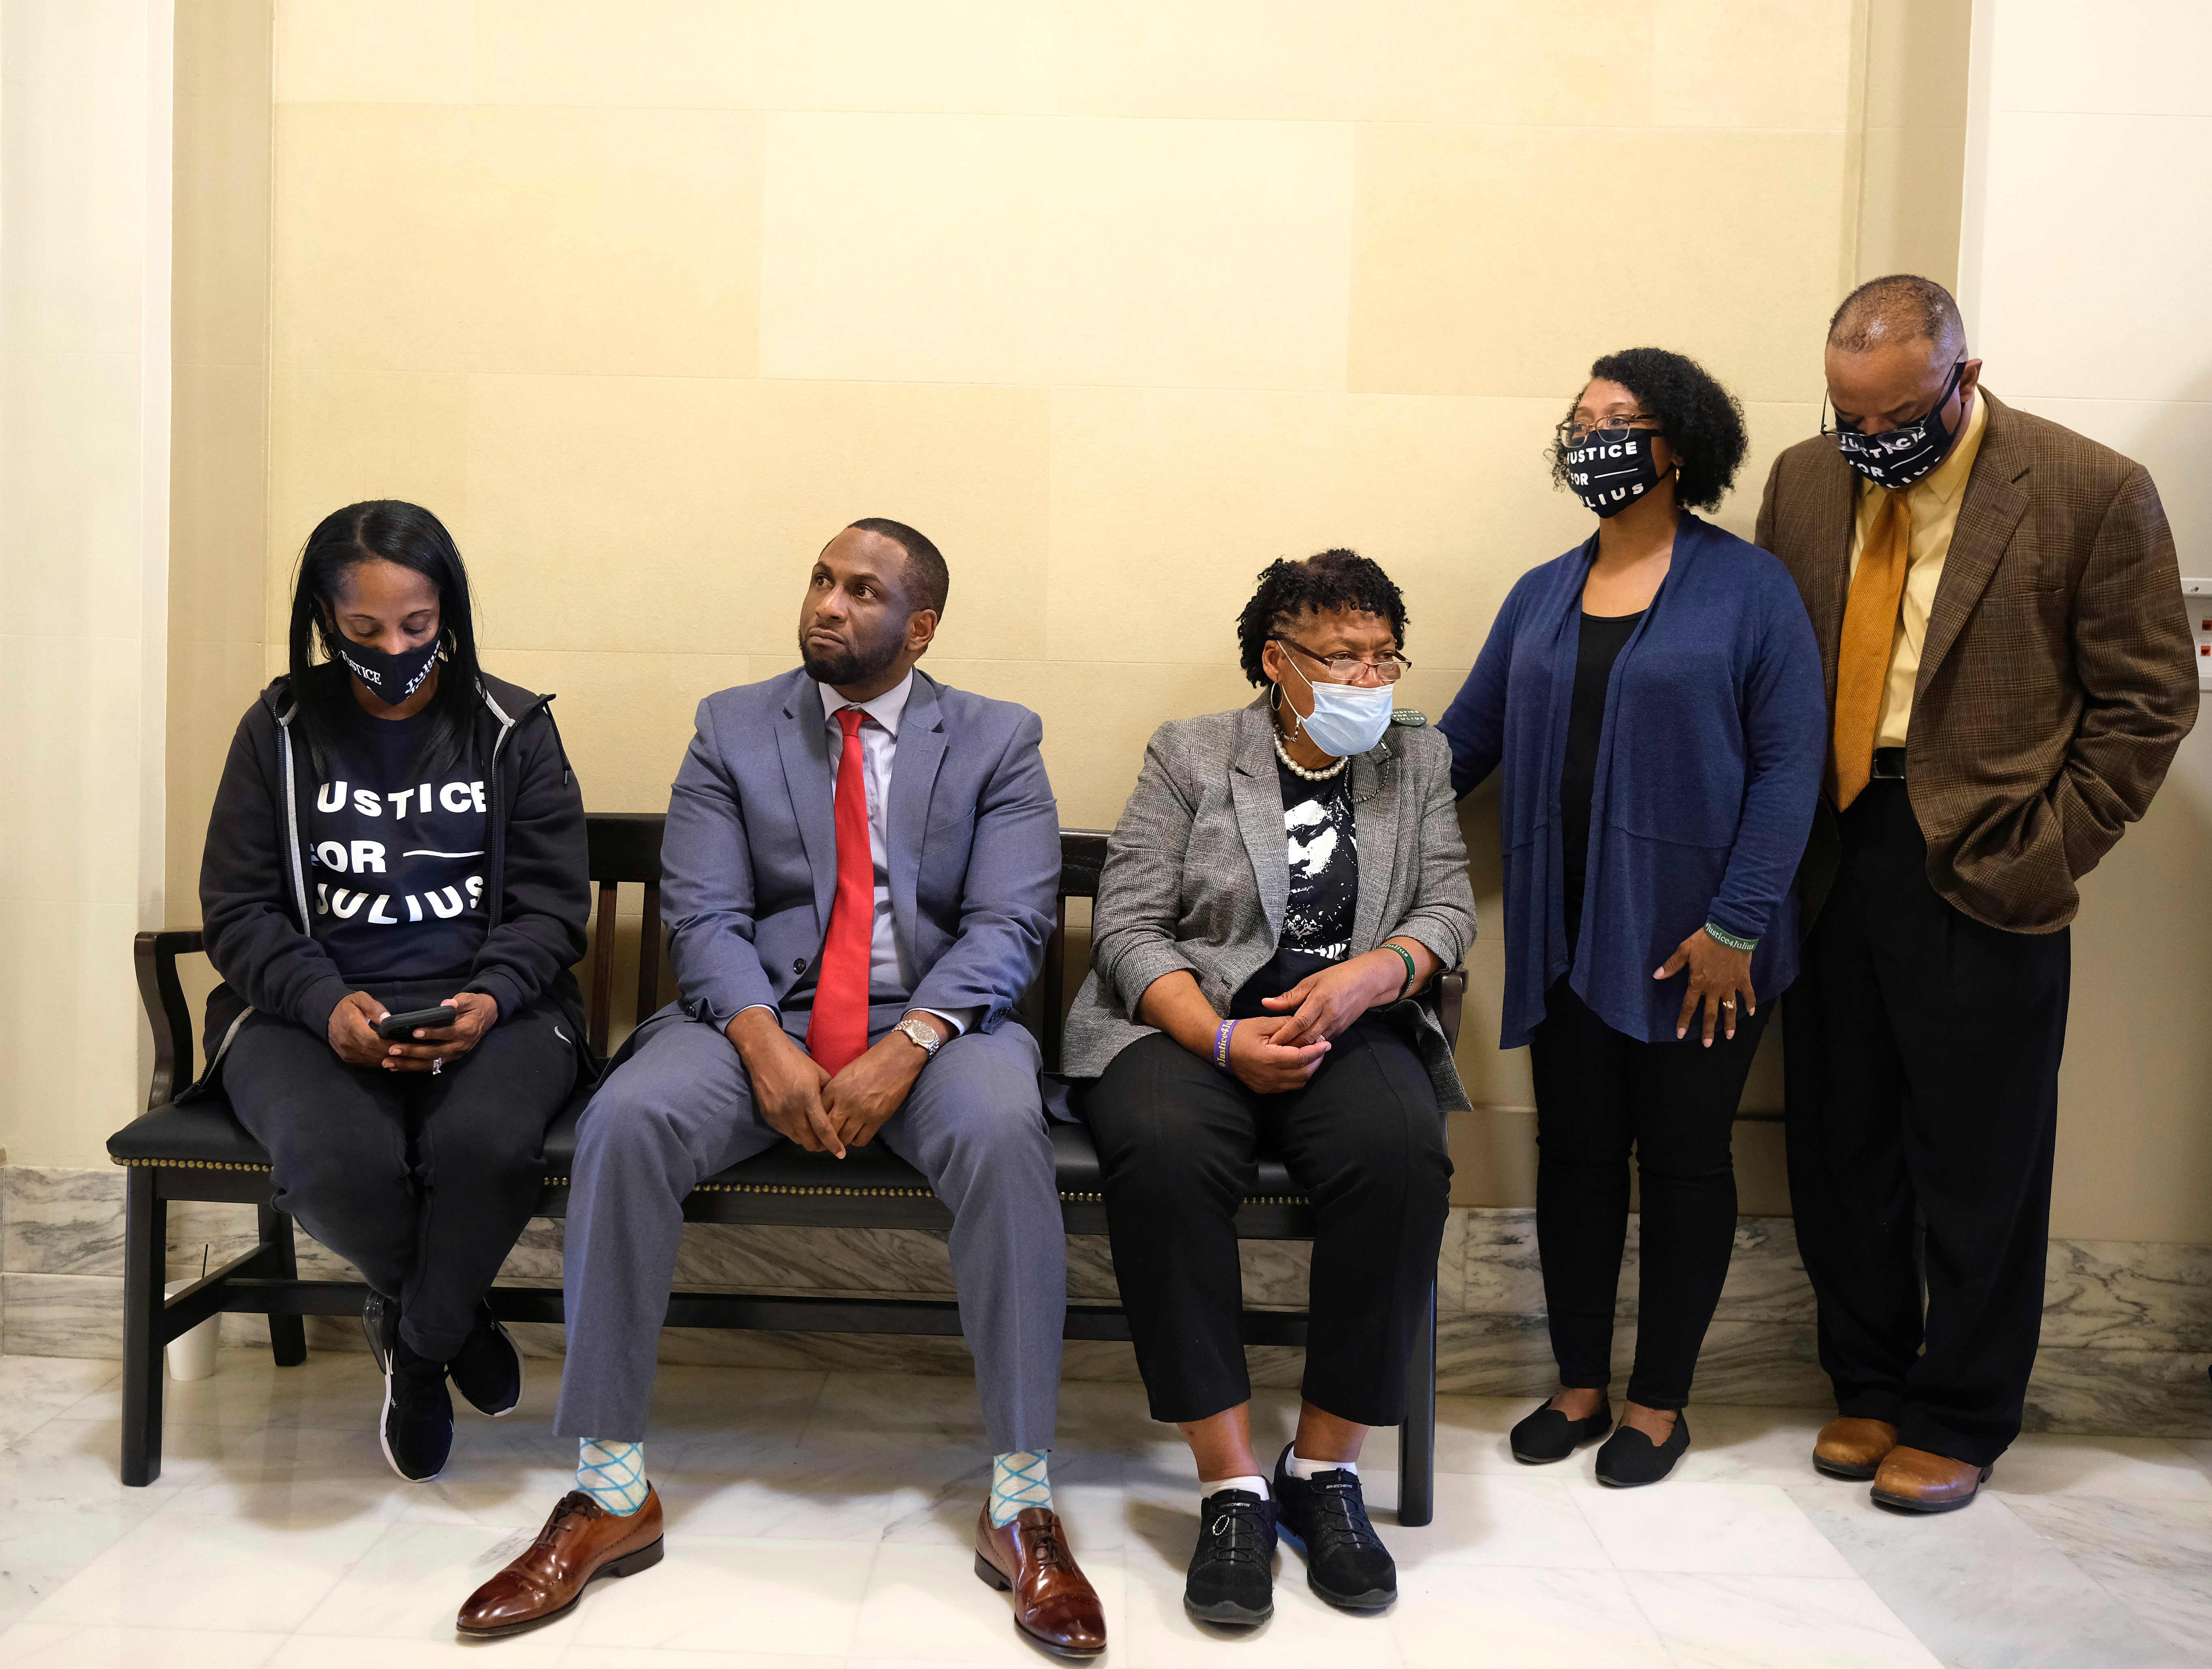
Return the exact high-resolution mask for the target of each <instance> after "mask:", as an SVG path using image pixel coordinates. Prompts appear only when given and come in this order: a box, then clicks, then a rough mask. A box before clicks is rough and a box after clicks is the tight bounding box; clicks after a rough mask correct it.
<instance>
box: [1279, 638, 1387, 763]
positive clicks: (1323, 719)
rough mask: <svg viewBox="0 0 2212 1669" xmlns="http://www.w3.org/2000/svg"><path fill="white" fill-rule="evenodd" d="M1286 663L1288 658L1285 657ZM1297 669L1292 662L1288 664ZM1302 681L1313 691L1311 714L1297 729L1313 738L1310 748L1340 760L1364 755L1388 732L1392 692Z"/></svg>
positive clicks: (1384, 687) (1376, 687)
mask: <svg viewBox="0 0 2212 1669" xmlns="http://www.w3.org/2000/svg"><path fill="white" fill-rule="evenodd" d="M1288 658H1289V657H1287V656H1285V659H1288ZM1291 665H1294V666H1295V665H1297V663H1296V662H1295V661H1293V662H1291ZM1298 677H1301V678H1305V683H1306V688H1307V689H1310V690H1311V691H1313V699H1314V710H1313V711H1312V712H1311V713H1308V714H1307V715H1306V716H1305V717H1304V718H1303V719H1299V720H1298V728H1299V729H1301V730H1304V731H1305V733H1306V734H1307V736H1309V737H1311V738H1312V740H1313V744H1314V746H1316V748H1319V749H1320V750H1322V752H1323V753H1325V754H1333V755H1334V756H1336V757H1337V758H1339V759H1341V758H1343V757H1344V756H1346V754H1363V753H1366V752H1367V751H1369V750H1370V749H1372V748H1375V747H1376V746H1378V745H1379V744H1380V743H1381V742H1382V740H1383V733H1384V732H1385V731H1388V730H1389V728H1390V699H1391V693H1392V692H1391V688H1390V686H1389V684H1376V685H1373V686H1371V687H1366V688H1363V687H1362V686H1360V685H1358V684H1340V683H1319V684H1317V683H1315V682H1314V681H1313V680H1312V679H1310V678H1306V675H1305V673H1304V671H1300V672H1299V673H1298Z"/></svg>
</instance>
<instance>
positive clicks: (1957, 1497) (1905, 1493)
mask: <svg viewBox="0 0 2212 1669" xmlns="http://www.w3.org/2000/svg"><path fill="white" fill-rule="evenodd" d="M1992 1470H1994V1469H1993V1468H1991V1467H1989V1466H1975V1465H1974V1464H1973V1463H1972V1462H1971V1461H1967V1460H1952V1459H1951V1458H1950V1457H1949V1456H1948V1455H1943V1454H1929V1452H1928V1451H1927V1450H1926V1449H1917V1448H1907V1447H1905V1446H1904V1445H1903V1444H1901V1443H1900V1444H1899V1445H1898V1447H1895V1448H1893V1449H1892V1450H1890V1452H1889V1453H1888V1454H1886V1455H1884V1456H1883V1457H1882V1462H1881V1470H1880V1471H1878V1472H1875V1475H1874V1498H1875V1500H1876V1501H1878V1502H1881V1504H1882V1505H1883V1506H1885V1507H1895V1508H1899V1509H1901V1510H1903V1511H1905V1512H1908V1513H1954V1512H1956V1511H1958V1509H1959V1508H1961V1507H1963V1506H1965V1505H1966V1503H1967V1502H1970V1501H1972V1499H1973V1498H1974V1491H1975V1490H1978V1489H1980V1488H1981V1487H1982V1485H1983V1484H1984V1483H1986V1482H1987V1481H1988V1480H1989V1476H1990V1472H1991V1471H1992Z"/></svg>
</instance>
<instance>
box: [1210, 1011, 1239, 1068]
mask: <svg viewBox="0 0 2212 1669" xmlns="http://www.w3.org/2000/svg"><path fill="white" fill-rule="evenodd" d="M1236 1029H1237V1023H1236V1022H1235V1021H1234V1020H1224V1021H1223V1022H1222V1023H1220V1024H1219V1025H1218V1026H1216V1027H1215V1028H1214V1029H1213V1064H1214V1065H1216V1066H1218V1067H1219V1068H1220V1069H1221V1070H1222V1071H1228V1070H1229V1034H1230V1033H1231V1032H1233V1031H1235V1030H1236Z"/></svg>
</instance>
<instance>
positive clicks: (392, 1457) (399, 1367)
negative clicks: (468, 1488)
mask: <svg viewBox="0 0 2212 1669" xmlns="http://www.w3.org/2000/svg"><path fill="white" fill-rule="evenodd" d="M391 1360H392V1365H391V1366H390V1368H388V1369H386V1371H385V1375H384V1417H383V1420H382V1422H381V1423H380V1424H379V1426H378V1428H377V1435H378V1437H379V1438H380V1441H382V1442H383V1444H384V1458H385V1459H386V1460H389V1461H390V1462H391V1463H392V1471H394V1472H398V1474H399V1475H400V1476H401V1477H402V1478H405V1479H406V1480H407V1481H408V1482H409V1483H410V1484H422V1483H425V1482H427V1481H428V1480H429V1479H431V1478H435V1477H436V1476H437V1475H438V1474H439V1473H440V1472H443V1471H444V1470H445V1469H446V1457H447V1455H448V1454H452V1453H453V1399H452V1398H451V1397H449V1396H447V1394H446V1364H445V1363H442V1362H432V1361H429V1360H428V1359H427V1358H426V1357H422V1356H416V1354H415V1352H414V1351H413V1350H410V1349H409V1348H408V1345H407V1341H406V1340H405V1339H404V1338H397V1339H394V1340H393V1341H392V1359H391Z"/></svg>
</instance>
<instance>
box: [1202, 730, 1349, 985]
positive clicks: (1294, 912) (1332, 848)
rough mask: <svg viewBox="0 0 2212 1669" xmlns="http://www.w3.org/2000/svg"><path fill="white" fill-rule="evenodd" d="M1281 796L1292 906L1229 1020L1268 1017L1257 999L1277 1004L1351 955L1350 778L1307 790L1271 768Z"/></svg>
mask: <svg viewBox="0 0 2212 1669" xmlns="http://www.w3.org/2000/svg"><path fill="white" fill-rule="evenodd" d="M1275 775H1276V777H1277V779H1278V780H1279V781H1280V782H1281V784H1282V788H1283V839H1284V842H1285V847H1286V849H1287V855H1288V856H1289V859H1290V865H1291V901H1290V904H1289V906H1288V907H1286V908H1285V910H1284V912H1283V937H1282V938H1281V939H1279V941H1278V942H1277V943H1276V945H1275V954H1274V955H1273V956H1272V957H1270V958H1269V959H1268V961H1267V966H1266V967H1264V968H1261V970H1260V971H1259V972H1258V973H1257V974H1254V975H1253V976H1252V977H1251V978H1250V979H1249V980H1246V981H1245V982H1244V986H1243V990H1241V991H1239V992H1237V995H1236V997H1235V998H1234V999H1232V1000H1231V1004H1230V1005H1229V1012H1230V1015H1231V1017H1232V1018H1235V1019H1240V1020H1243V1019H1251V1018H1255V1017H1258V1016H1260V1015H1263V1014H1266V1013H1267V1012H1268V1011H1267V1010H1266V1009H1263V1008H1261V1006H1260V999H1261V998H1263V997H1279V996H1281V995H1282V994H1283V992H1286V991H1288V990H1289V989H1290V988H1291V986H1294V985H1296V984H1297V982H1298V981H1299V980H1303V979H1304V978H1305V977H1306V976H1307V975H1308V974H1316V973H1318V972H1320V971H1321V970H1322V968H1328V967H1331V966H1333V965H1334V964H1335V963H1337V962H1342V961H1343V960H1344V959H1345V958H1346V956H1349V955H1351V953H1352V920H1353V918H1354V916H1355V914H1356V913H1357V912H1358V907H1359V850H1358V846H1359V842H1358V832H1357V830H1356V829H1355V828H1354V826H1353V822H1352V772H1351V771H1350V770H1349V769H1348V768H1347V769H1345V770H1342V771H1339V772H1338V773H1337V774H1335V775H1334V776H1333V777H1331V778H1329V779H1328V781H1326V782H1309V781H1308V780H1306V779H1305V778H1304V777H1302V776H1299V775H1298V774H1297V773H1296V772H1294V771H1291V769H1289V768H1287V767H1285V765H1284V764H1283V762H1281V761H1280V760H1278V761H1276V762H1275Z"/></svg>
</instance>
